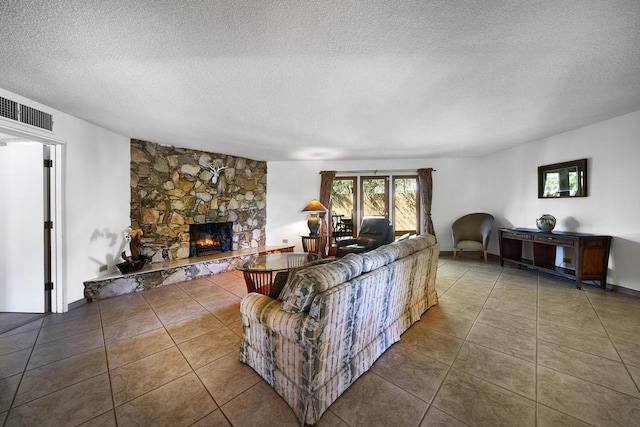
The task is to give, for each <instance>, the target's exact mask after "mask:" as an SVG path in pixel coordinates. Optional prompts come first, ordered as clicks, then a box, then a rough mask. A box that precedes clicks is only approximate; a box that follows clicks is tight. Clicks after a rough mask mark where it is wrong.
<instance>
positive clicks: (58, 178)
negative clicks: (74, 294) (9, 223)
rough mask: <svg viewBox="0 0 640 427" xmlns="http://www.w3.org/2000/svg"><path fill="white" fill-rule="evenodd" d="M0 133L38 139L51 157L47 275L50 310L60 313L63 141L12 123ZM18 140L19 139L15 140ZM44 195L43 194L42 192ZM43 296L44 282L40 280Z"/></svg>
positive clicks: (62, 300) (62, 297) (64, 306)
mask: <svg viewBox="0 0 640 427" xmlns="http://www.w3.org/2000/svg"><path fill="white" fill-rule="evenodd" d="M0 133H4V134H7V135H14V136H16V137H19V138H23V139H25V141H24V142H38V143H41V144H43V145H48V146H49V155H50V159H51V160H52V161H53V166H52V167H51V168H50V174H51V175H50V176H51V179H50V182H49V195H50V208H49V211H50V215H51V221H53V229H52V230H51V245H50V246H51V248H50V249H51V279H52V281H53V283H54V285H53V291H52V292H51V312H52V313H63V312H65V311H67V304H66V287H65V282H64V269H63V259H64V245H63V236H64V215H63V211H62V201H63V194H64V193H63V189H64V185H63V183H64V174H63V169H64V168H63V162H64V149H65V144H66V143H65V141H62V140H59V139H56V138H52V137H48V136H43V135H40V134H37V133H34V132H30V131H27V130H22V129H16V128H14V127H10V126H5V125H4V124H3V123H0ZM18 143H19V142H18ZM43 196H44V195H43ZM42 286H43V287H42V290H43V298H44V295H45V292H44V283H43V284H42Z"/></svg>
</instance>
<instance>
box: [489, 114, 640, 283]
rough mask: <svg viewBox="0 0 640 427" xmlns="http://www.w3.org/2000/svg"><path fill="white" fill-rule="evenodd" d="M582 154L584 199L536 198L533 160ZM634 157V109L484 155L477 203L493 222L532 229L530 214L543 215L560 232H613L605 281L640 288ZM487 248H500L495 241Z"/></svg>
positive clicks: (639, 206) (638, 123) (639, 148)
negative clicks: (553, 219)
mask: <svg viewBox="0 0 640 427" xmlns="http://www.w3.org/2000/svg"><path fill="white" fill-rule="evenodd" d="M585 157H586V158H587V159H588V163H587V172H588V177H587V178H588V197H584V198H574V199H538V198H537V167H538V166H540V165H544V164H550V163H557V162H563V161H568V160H575V159H579V158H585ZM639 160H640V111H636V112H634V113H630V114H626V115H624V116H620V117H616V118H613V119H610V120H606V121H603V122H600V123H596V124H593V125H590V126H586V127H583V128H579V129H576V130H573V131H570V132H566V133H563V134H559V135H555V136H552V137H549V138H545V139H543V140H540V141H535V142H532V143H529V144H525V145H522V146H519V147H516V148H513V149H510V150H506V151H503V152H500V153H495V154H492V155H490V156H487V157H486V158H485V159H484V161H483V170H482V171H479V173H481V174H482V175H483V176H484V177H486V180H485V179H483V181H484V182H486V183H487V185H485V186H482V187H481V189H482V191H481V193H480V194H481V200H482V202H479V204H480V203H483V204H484V206H486V208H487V209H491V210H489V212H493V213H494V214H495V216H496V222H497V226H498V227H501V226H518V227H533V228H535V219H536V218H538V217H539V216H540V215H541V214H543V213H549V214H551V215H553V216H555V217H556V219H557V225H556V228H555V229H556V230H558V231H576V232H582V233H593V234H604V235H611V236H613V241H612V247H611V257H610V260H609V277H608V278H607V281H608V282H609V283H614V284H617V285H618V286H621V287H625V288H629V289H634V290H640V263H638V260H640V219H639V218H640V168H639V167H638V165H637V163H638V161H639ZM515 177H520V178H519V179H516V178H515ZM490 249H491V252H492V253H496V254H497V253H498V252H499V250H498V246H497V241H496V240H494V241H493V242H492V244H491V248H490Z"/></svg>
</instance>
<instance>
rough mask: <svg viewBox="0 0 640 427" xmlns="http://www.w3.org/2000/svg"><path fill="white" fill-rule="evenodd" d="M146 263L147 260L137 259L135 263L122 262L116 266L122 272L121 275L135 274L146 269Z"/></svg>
mask: <svg viewBox="0 0 640 427" xmlns="http://www.w3.org/2000/svg"><path fill="white" fill-rule="evenodd" d="M146 262H147V260H146V259H137V260H133V261H125V262H121V263H120V264H116V267H118V270H120V273H122V274H129V273H133V272H135V271H138V270H140V269H141V268H142V267H144V265H145V264H146Z"/></svg>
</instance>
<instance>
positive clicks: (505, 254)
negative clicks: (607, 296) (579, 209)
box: [498, 228, 611, 289]
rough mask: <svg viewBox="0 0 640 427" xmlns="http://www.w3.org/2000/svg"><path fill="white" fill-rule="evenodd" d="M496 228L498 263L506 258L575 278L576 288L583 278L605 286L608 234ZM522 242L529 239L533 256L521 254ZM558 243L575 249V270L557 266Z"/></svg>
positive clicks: (580, 285) (608, 246) (609, 243)
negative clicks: (498, 252)
mask: <svg viewBox="0 0 640 427" xmlns="http://www.w3.org/2000/svg"><path fill="white" fill-rule="evenodd" d="M498 232H499V235H500V265H501V266H504V263H505V261H507V262H510V263H515V264H518V265H522V266H526V267H531V268H535V269H537V270H540V271H546V272H549V273H552V274H556V275H559V276H562V277H567V278H570V279H575V281H576V288H578V289H582V282H583V281H584V280H594V281H599V282H600V286H601V287H602V289H606V287H607V268H608V264H609V249H610V247H611V236H596V235H593V234H584V233H569V232H562V231H540V230H537V229H531V228H500V229H499V230H498ZM523 242H530V244H531V245H532V246H533V259H526V258H523V256H522V249H523V244H524V243H523ZM527 244H529V243H527ZM558 246H565V247H572V248H573V249H574V251H575V260H574V262H575V270H572V269H569V268H564V267H558V266H556V248H557V247H558Z"/></svg>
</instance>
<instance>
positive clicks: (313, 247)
mask: <svg viewBox="0 0 640 427" xmlns="http://www.w3.org/2000/svg"><path fill="white" fill-rule="evenodd" d="M300 237H301V238H302V250H303V251H305V252H309V253H313V254H318V256H319V257H320V258H326V257H327V254H328V244H327V243H328V242H329V238H328V236H300Z"/></svg>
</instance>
